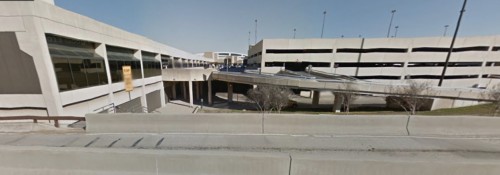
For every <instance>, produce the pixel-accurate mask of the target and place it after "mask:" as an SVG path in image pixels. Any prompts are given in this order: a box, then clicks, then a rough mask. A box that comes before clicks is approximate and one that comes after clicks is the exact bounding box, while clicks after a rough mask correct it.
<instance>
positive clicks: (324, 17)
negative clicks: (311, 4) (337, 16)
mask: <svg viewBox="0 0 500 175" xmlns="http://www.w3.org/2000/svg"><path fill="white" fill-rule="evenodd" d="M325 19H326V10H325V11H324V12H323V26H322V27H321V38H323V32H324V30H325Z"/></svg>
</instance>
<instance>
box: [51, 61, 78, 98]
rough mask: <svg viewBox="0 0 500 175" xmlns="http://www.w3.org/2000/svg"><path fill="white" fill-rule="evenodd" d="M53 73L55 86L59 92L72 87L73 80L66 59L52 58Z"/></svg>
mask: <svg viewBox="0 0 500 175" xmlns="http://www.w3.org/2000/svg"><path fill="white" fill-rule="evenodd" d="M52 63H53V64H54V71H55V73H56V78H57V85H58V87H59V90H60V91H67V90H70V89H71V87H73V86H74V85H73V78H72V76H71V69H70V67H69V63H68V59H67V58H61V57H53V58H52Z"/></svg>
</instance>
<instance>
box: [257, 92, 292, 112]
mask: <svg viewBox="0 0 500 175" xmlns="http://www.w3.org/2000/svg"><path fill="white" fill-rule="evenodd" d="M291 94H292V92H291V91H290V89H288V88H285V87H281V86H269V85H262V86H257V88H255V89H250V90H248V92H247V97H248V99H249V100H250V101H251V102H253V103H254V104H255V106H256V108H257V110H259V111H261V112H262V113H265V112H271V111H273V110H276V111H278V112H281V110H282V109H283V108H284V107H286V106H287V105H288V102H289V100H290V96H291Z"/></svg>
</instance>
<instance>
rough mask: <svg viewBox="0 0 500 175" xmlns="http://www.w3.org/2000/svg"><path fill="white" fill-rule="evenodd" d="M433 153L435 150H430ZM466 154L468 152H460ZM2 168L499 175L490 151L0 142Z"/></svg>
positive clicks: (64, 172)
mask: <svg viewBox="0 0 500 175" xmlns="http://www.w3.org/2000/svg"><path fill="white" fill-rule="evenodd" d="M430 154H433V155H430ZM462 154H465V153H462ZM0 155H2V156H0V172H2V174H16V175H25V174H26V175H28V174H29V175H31V174H37V175H69V174H79V175H97V174H106V175H158V174H186V175H190V174H193V175H194V174H210V175H226V174H227V175H250V174H252V175H253V174H259V175H303V174H314V175H330V174H342V175H401V174H405V175H421V174H425V175H443V174H447V175H471V174H480V175H498V174H500V163H499V162H498V160H497V159H495V158H492V157H491V156H485V157H482V158H481V157H480V156H477V155H476V156H470V157H466V156H457V155H450V154H446V153H421V152H417V153H411V154H408V153H390V154H389V153H371V152H351V153H349V152H336V153H321V154H319V153H291V154H288V153H276V152H273V153H271V152H265V153H263V152H231V151H173V150H147V149H98V148H70V147H57V148H56V147H31V146H23V147H19V146H1V147H0Z"/></svg>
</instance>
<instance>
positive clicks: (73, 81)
mask: <svg viewBox="0 0 500 175" xmlns="http://www.w3.org/2000/svg"><path fill="white" fill-rule="evenodd" d="M46 38H47V43H48V46H49V53H50V56H51V59H52V63H53V65H54V71H55V73H56V78H57V82H58V86H59V90H60V91H66V90H72V89H78V88H84V87H90V86H97V85H104V84H107V83H108V78H107V76H106V66H105V64H104V58H102V57H101V56H99V55H97V54H96V53H95V44H94V43H92V42H87V41H80V40H74V39H69V38H64V37H60V36H56V35H51V34H47V35H46Z"/></svg>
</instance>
